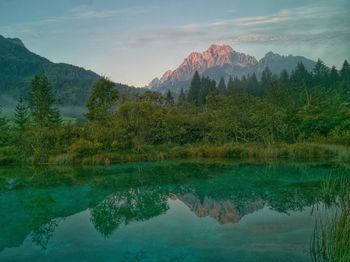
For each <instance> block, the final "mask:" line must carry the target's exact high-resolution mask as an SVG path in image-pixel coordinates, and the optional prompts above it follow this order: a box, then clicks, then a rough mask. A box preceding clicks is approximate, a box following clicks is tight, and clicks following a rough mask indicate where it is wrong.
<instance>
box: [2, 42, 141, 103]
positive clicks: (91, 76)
mask: <svg viewBox="0 0 350 262" xmlns="http://www.w3.org/2000/svg"><path fill="white" fill-rule="evenodd" d="M37 74H44V75H45V76H46V77H47V78H48V80H49V82H50V85H51V87H52V91H53V93H54V94H55V95H56V96H57V98H58V99H60V100H61V102H62V103H63V105H69V106H85V104H86V102H87V100H88V98H89V95H90V88H91V86H92V84H93V83H94V82H96V81H97V80H98V79H99V78H100V76H99V75H97V74H96V73H94V72H92V71H90V70H85V69H84V68H82V67H77V66H73V65H70V64H65V63H53V62H51V61H49V60H48V59H46V58H44V57H41V56H39V55H37V54H34V53H32V52H30V51H29V50H28V49H27V48H26V47H25V45H24V44H23V42H22V41H21V40H20V39H18V38H14V39H12V38H5V37H3V36H1V35H0V102H2V103H3V104H6V106H11V104H13V100H14V99H15V100H17V99H18V98H19V97H21V96H27V95H28V94H29V91H30V87H31V81H32V79H33V78H34V76H35V75H37ZM116 88H117V89H118V90H120V91H125V92H135V89H134V88H131V87H129V86H127V85H123V84H116Z"/></svg>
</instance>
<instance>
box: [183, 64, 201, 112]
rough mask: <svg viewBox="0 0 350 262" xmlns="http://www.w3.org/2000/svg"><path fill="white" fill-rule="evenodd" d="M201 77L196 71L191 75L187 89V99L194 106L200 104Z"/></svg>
mask: <svg viewBox="0 0 350 262" xmlns="http://www.w3.org/2000/svg"><path fill="white" fill-rule="evenodd" d="M201 89H202V88H201V79H200V77H199V74H198V72H197V71H196V72H195V73H194V75H193V78H192V81H191V86H190V89H189V91H188V95H187V101H188V102H189V103H191V104H194V105H196V106H202V105H203V100H202V90H201Z"/></svg>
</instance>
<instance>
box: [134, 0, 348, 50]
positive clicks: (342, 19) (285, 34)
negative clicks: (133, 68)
mask: <svg viewBox="0 0 350 262" xmlns="http://www.w3.org/2000/svg"><path fill="white" fill-rule="evenodd" d="M347 5H348V3H347V2H346V1H338V2H337V4H336V3H335V4H333V5H329V3H327V2H321V3H318V4H317V5H316V4H313V5H306V6H302V7H298V8H289V9H282V10H280V11H277V12H275V13H273V14H270V15H265V16H245V17H238V18H234V19H225V20H217V21H213V22H210V23H201V24H187V25H183V26H178V27H173V28H166V29H163V30H160V31H157V32H143V33H141V34H140V35H139V36H137V37H136V38H135V39H134V42H133V43H134V46H138V45H139V44H152V43H159V42H163V41H167V42H184V41H203V40H210V39H213V40H216V41H224V40H231V41H233V42H239V43H266V42H275V43H276V42H286V41H303V42H313V43H317V44H322V43H323V42H322V41H327V42H330V41H340V40H347V41H348V40H349V35H350V27H349V26H348V25H349V24H350V18H349V16H348V9H347V8H346V6H347ZM306 30H307V33H306V32H305V31H306ZM232 32H235V35H234V36H232Z"/></svg>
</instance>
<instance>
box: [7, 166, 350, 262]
mask: <svg viewBox="0 0 350 262" xmlns="http://www.w3.org/2000/svg"><path fill="white" fill-rule="evenodd" d="M341 176H349V173H348V171H346V170H344V169H341V168H334V167H333V168H332V167H329V166H319V165H305V164H303V165H301V164H298V165H292V164H271V165H248V164H237V163H230V162H223V161H210V162H179V161H177V162H155V163H137V164H123V165H115V166H111V167H108V168H102V167H101V168H79V169H71V168H66V169H41V170H35V169H24V168H22V169H21V168H2V169H0V209H1V216H0V225H1V227H0V261H284V262H287V261H311V256H310V239H311V237H312V234H313V231H314V226H315V219H317V218H318V217H319V216H320V215H321V212H320V211H319V209H318V207H319V206H320V205H321V204H322V203H323V202H324V201H325V197H324V194H323V193H322V190H321V189H322V184H323V183H324V182H325V181H329V180H332V179H336V178H337V177H341Z"/></svg>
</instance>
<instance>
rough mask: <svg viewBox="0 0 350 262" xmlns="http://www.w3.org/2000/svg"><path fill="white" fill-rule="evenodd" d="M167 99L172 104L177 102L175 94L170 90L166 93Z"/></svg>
mask: <svg viewBox="0 0 350 262" xmlns="http://www.w3.org/2000/svg"><path fill="white" fill-rule="evenodd" d="M165 99H166V101H167V102H168V103H169V104H170V105H174V104H175V102H174V97H173V95H172V94H171V91H170V90H168V92H167V93H166V98H165Z"/></svg>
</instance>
